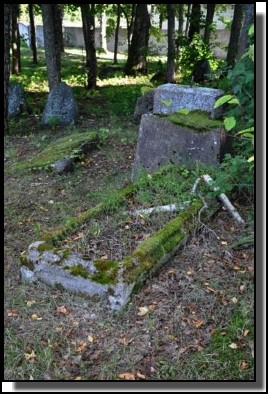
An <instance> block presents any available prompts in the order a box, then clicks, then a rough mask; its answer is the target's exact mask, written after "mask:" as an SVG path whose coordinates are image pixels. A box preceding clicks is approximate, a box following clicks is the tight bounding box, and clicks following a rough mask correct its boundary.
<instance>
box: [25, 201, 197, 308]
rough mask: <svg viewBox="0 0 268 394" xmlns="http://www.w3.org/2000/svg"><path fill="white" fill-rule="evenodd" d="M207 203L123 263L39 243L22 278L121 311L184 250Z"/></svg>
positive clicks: (188, 212) (170, 224) (27, 260)
mask: <svg viewBox="0 0 268 394" xmlns="http://www.w3.org/2000/svg"><path fill="white" fill-rule="evenodd" d="M202 205H203V203H202V201H200V200H194V201H193V202H192V203H191V204H190V205H189V206H188V207H187V208H186V209H185V210H184V211H183V212H181V213H180V214H178V215H177V216H176V217H175V218H174V219H172V220H171V221H170V222H168V223H167V225H166V226H165V227H163V228H162V229H161V230H159V231H157V232H156V233H154V234H153V235H152V236H151V237H150V238H148V239H147V240H145V241H143V242H142V243H141V244H140V245H139V246H138V247H137V248H136V249H135V250H133V252H132V253H131V254H130V255H128V256H127V257H125V258H123V260H122V261H107V260H101V259H100V260H95V261H91V260H86V259H85V258H83V257H82V256H81V255H80V254H78V253H73V252H70V251H67V250H64V249H63V248H58V247H55V246H53V245H52V244H50V243H48V241H37V242H34V243H32V244H31V245H30V246H29V250H28V254H27V255H23V256H21V276H22V279H23V280H24V281H26V282H31V281H35V280H42V281H44V282H45V283H47V284H49V285H51V286H55V285H60V286H62V287H63V288H65V289H67V290H69V291H73V292H76V293H82V294H85V295H87V296H90V297H93V298H97V299H100V300H103V301H106V302H107V303H108V305H109V306H110V308H111V309H112V310H120V309H121V308H122V307H124V306H125V305H126V304H127V302H128V301H129V300H130V297H131V294H132V293H133V291H134V290H137V289H138V288H139V287H140V286H141V284H142V283H143V282H144V281H145V280H146V279H147V278H148V277H149V276H150V275H151V274H152V273H153V272H155V271H156V270H157V269H158V268H159V267H160V266H161V265H162V264H164V263H165V262H167V261H168V260H169V258H170V257H171V256H172V255H173V254H174V253H175V252H176V251H177V249H178V248H179V247H181V246H182V245H183V244H184V243H185V242H186V240H187V239H188V237H189V235H190V234H191V232H193V230H194V229H195V228H196V224H197V220H196V217H197V215H198V212H199V210H200V208H201V207H202Z"/></svg>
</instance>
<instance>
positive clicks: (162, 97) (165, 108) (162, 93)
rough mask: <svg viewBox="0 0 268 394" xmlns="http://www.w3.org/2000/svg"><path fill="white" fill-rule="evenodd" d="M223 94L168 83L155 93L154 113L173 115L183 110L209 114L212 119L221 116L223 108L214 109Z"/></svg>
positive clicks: (215, 90) (217, 90) (218, 90)
mask: <svg viewBox="0 0 268 394" xmlns="http://www.w3.org/2000/svg"><path fill="white" fill-rule="evenodd" d="M222 94H223V91H222V90H220V89H211V88H203V87H191V86H186V85H174V84H171V83H167V84H165V85H161V86H159V87H158V88H157V89H155V91H154V102H153V113H154V114H165V115H167V114H171V113H173V112H175V111H178V110H180V109H182V108H187V109H189V110H190V111H193V110H196V109H199V110H202V111H206V112H209V113H210V115H211V117H212V118H217V117H219V116H220V115H221V111H222V109H221V107H220V108H217V109H214V108H213V107H214V103H215V101H216V99H217V98H218V97H219V96H221V95H222Z"/></svg>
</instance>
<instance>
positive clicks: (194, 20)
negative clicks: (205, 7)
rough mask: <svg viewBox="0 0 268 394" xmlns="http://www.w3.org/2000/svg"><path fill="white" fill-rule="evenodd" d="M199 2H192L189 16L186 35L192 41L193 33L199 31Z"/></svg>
mask: <svg viewBox="0 0 268 394" xmlns="http://www.w3.org/2000/svg"><path fill="white" fill-rule="evenodd" d="M200 19H201V4H195V3H194V4H193V6H192V12H191V16H190V27H189V34H188V37H189V38H190V40H191V41H192V39H193V36H194V34H196V33H197V34H199V33H200Z"/></svg>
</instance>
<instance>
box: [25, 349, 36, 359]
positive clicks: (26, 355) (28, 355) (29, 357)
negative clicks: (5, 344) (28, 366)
mask: <svg viewBox="0 0 268 394" xmlns="http://www.w3.org/2000/svg"><path fill="white" fill-rule="evenodd" d="M24 357H25V358H26V360H28V361H31V360H32V359H34V358H36V354H35V352H34V351H33V350H32V352H31V353H24Z"/></svg>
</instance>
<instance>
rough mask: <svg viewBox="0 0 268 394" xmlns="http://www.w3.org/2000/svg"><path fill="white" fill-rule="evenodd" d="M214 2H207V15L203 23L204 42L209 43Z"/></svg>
mask: <svg viewBox="0 0 268 394" xmlns="http://www.w3.org/2000/svg"><path fill="white" fill-rule="evenodd" d="M215 6H216V4H207V16H206V24H205V31H204V42H205V43H206V44H209V40H210V35H211V28H212V23H213V17H214V12H215Z"/></svg>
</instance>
